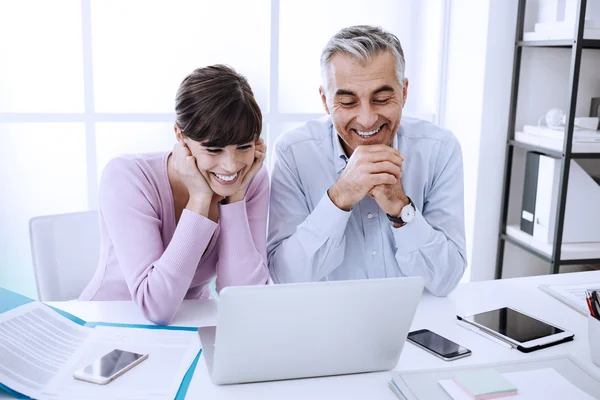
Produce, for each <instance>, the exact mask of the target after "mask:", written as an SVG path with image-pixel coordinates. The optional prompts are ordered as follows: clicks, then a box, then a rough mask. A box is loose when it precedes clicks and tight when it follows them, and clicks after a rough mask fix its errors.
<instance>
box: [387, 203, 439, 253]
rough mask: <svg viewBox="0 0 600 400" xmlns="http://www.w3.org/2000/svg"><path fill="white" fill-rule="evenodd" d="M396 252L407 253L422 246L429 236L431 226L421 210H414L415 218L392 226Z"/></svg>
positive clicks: (431, 231)
mask: <svg viewBox="0 0 600 400" xmlns="http://www.w3.org/2000/svg"><path fill="white" fill-rule="evenodd" d="M392 233H393V234H394V239H396V247H397V248H398V253H400V254H408V253H412V252H413V251H415V250H418V249H419V248H421V247H423V246H424V245H425V243H427V241H428V240H429V238H430V237H431V234H432V233H433V228H432V227H431V225H429V223H428V222H427V221H426V220H425V218H424V217H423V214H421V211H419V210H416V212H415V218H414V219H413V220H412V221H410V222H409V223H407V224H406V225H404V226H402V227H400V228H394V227H392Z"/></svg>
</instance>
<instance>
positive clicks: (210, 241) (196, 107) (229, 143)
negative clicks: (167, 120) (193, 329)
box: [80, 65, 269, 324]
mask: <svg viewBox="0 0 600 400" xmlns="http://www.w3.org/2000/svg"><path fill="white" fill-rule="evenodd" d="M175 111H176V118H177V120H176V123H175V128H174V129H175V136H176V138H177V143H176V144H175V147H174V149H173V151H172V152H170V153H152V154H139V155H130V156H122V157H118V158H115V159H114V160H112V161H111V162H110V163H109V164H108V165H107V166H106V168H105V169H104V172H103V175H102V179H101V182H100V189H99V190H100V198H99V214H100V230H101V253H100V262H99V265H98V269H97V271H96V273H95V275H94V277H93V278H92V281H91V282H90V283H89V284H88V286H87V288H86V289H85V290H84V291H83V293H82V295H81V297H80V300H130V299H132V300H133V301H134V302H135V303H136V304H137V305H138V306H139V307H140V309H141V310H142V313H143V314H144V316H145V317H146V318H147V319H149V320H150V321H152V322H154V323H157V324H168V323H169V322H170V321H171V320H172V318H173V316H174V315H175V313H176V312H177V309H178V308H179V305H180V304H181V301H182V300H183V299H197V298H201V297H209V293H210V290H209V287H208V283H209V281H210V280H211V278H212V277H213V276H215V274H216V276H217V280H216V283H217V291H219V290H221V288H223V287H225V286H233V285H236V286H239V285H251V284H266V283H267V282H268V277H269V274H268V269H267V255H266V243H265V236H266V235H265V229H266V222H267V207H268V197H269V181H268V176H267V172H266V169H265V168H264V167H263V166H262V165H263V160H264V158H265V153H266V146H265V145H264V143H263V141H262V140H261V139H260V138H259V135H260V132H261V129H262V115H261V112H260V109H259V107H258V105H257V104H256V101H255V99H254V96H253V94H252V90H251V89H250V86H249V85H248V82H247V81H246V79H245V78H244V77H243V76H241V75H239V74H237V73H236V72H235V71H234V70H233V69H231V68H229V67H227V66H224V65H214V66H210V67H206V68H200V69H197V70H195V71H194V72H192V73H191V74H190V75H189V76H187V77H186V78H185V79H184V80H183V82H182V83H181V86H180V87H179V90H178V92H177V98H176V105H175Z"/></svg>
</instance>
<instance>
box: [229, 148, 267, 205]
mask: <svg viewBox="0 0 600 400" xmlns="http://www.w3.org/2000/svg"><path fill="white" fill-rule="evenodd" d="M266 156H267V145H266V144H265V141H264V140H262V139H261V138H258V139H257V140H256V142H255V143H254V162H253V163H252V165H251V166H250V169H249V170H248V172H246V175H244V178H243V179H242V183H241V184H240V190H238V191H237V192H236V193H235V194H233V195H231V196H229V197H228V198H227V199H226V202H227V203H235V202H236V201H240V200H242V199H243V198H244V194H245V193H246V187H247V186H248V184H249V183H250V181H251V180H252V178H254V177H255V176H256V174H257V173H258V171H260V169H261V168H262V165H263V162H264V161H265V157H266Z"/></svg>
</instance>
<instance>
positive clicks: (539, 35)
mask: <svg viewBox="0 0 600 400" xmlns="http://www.w3.org/2000/svg"><path fill="white" fill-rule="evenodd" d="M574 37H575V22H574V21H569V22H566V21H554V22H538V23H536V24H535V28H534V31H533V32H525V33H523V40H561V39H573V38H574ZM583 37H584V38H585V39H600V21H596V20H589V19H586V20H585V26H584V31H583Z"/></svg>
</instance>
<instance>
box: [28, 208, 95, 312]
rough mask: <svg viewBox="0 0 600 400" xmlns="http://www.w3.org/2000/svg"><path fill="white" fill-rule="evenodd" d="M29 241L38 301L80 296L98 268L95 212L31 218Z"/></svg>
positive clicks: (69, 298) (68, 298) (70, 298)
mask: <svg viewBox="0 0 600 400" xmlns="http://www.w3.org/2000/svg"><path fill="white" fill-rule="evenodd" d="M29 238H30V243H31V256H32V258H33V271H34V274H35V283H36V286H37V293H38V299H39V300H40V301H61V300H72V299H76V298H77V297H79V295H80V294H81V292H82V291H83V289H84V288H85V287H86V285H87V284H88V283H89V281H90V280H91V279H92V276H93V275H94V271H95V270H96V267H97V266H98V258H99V257H100V229H99V227H98V212H97V211H85V212H77V213H69V214H57V215H47V216H41V217H35V218H32V219H31V220H30V221H29Z"/></svg>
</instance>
